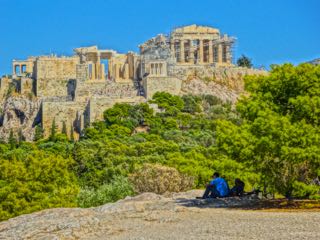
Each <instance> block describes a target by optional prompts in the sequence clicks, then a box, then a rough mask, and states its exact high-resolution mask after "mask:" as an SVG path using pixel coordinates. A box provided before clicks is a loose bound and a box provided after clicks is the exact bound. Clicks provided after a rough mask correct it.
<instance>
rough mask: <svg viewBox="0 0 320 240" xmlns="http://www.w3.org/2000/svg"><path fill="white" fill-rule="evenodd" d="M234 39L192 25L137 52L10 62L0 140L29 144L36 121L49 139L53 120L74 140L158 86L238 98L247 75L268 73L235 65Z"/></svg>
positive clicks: (83, 51) (0, 92)
mask: <svg viewBox="0 0 320 240" xmlns="http://www.w3.org/2000/svg"><path fill="white" fill-rule="evenodd" d="M234 42H235V38H234V37H230V36H228V35H227V34H221V33H220V30H219V29H216V28H212V27H208V26H198V25H195V24H193V25H190V26H184V27H181V28H176V29H174V30H173V31H172V32H171V33H170V34H169V35H167V34H159V35H157V36H156V37H153V38H151V39H149V40H147V41H146V42H144V43H143V44H141V45H139V48H140V52H139V53H134V52H128V53H118V52H117V51H115V50H111V49H99V48H98V47H97V46H89V47H80V48H76V49H74V54H73V55H71V56H57V55H49V56H36V57H29V58H27V59H25V60H13V61H12V66H13V69H12V74H11V75H6V76H4V77H2V78H0V103H1V106H0V110H1V111H0V138H1V139H2V140H7V139H8V137H9V135H10V132H11V131H13V134H14V136H16V137H18V135H19V137H22V138H24V139H25V140H27V141H33V140H34V138H33V136H34V133H35V129H36V126H38V128H37V129H39V128H42V130H43V131H41V132H43V134H44V137H48V136H49V135H50V130H51V128H52V126H53V123H55V127H56V129H57V131H58V132H61V131H62V130H63V129H64V130H66V132H67V134H68V135H69V137H71V135H72V136H73V138H74V139H77V138H79V136H81V134H82V132H83V129H84V128H85V127H87V126H90V124H91V123H92V122H94V121H100V120H102V119H103V112H104V111H105V110H106V109H108V108H110V107H112V106H113V105H114V104H115V103H128V104H137V103H141V102H147V101H148V100H150V99H151V98H152V96H153V95H154V94H155V93H156V92H161V91H162V92H168V93H171V94H174V95H183V94H197V95H198V94H211V95H215V96H217V97H219V98H220V99H222V100H224V101H231V102H235V101H236V100H237V98H238V97H239V95H240V94H241V93H242V92H243V85H244V84H243V77H244V76H245V75H257V74H266V72H265V71H262V70H258V69H251V68H250V69H249V68H244V67H237V66H235V65H234V64H233V63H232V62H233V56H232V55H233V54H232V46H233V44H234ZM106 62H107V63H106Z"/></svg>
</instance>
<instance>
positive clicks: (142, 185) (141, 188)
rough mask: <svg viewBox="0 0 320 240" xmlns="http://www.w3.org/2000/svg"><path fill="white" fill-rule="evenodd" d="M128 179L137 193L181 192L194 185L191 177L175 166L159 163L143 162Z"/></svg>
mask: <svg viewBox="0 0 320 240" xmlns="http://www.w3.org/2000/svg"><path fill="white" fill-rule="evenodd" d="M129 180H130V181H131V182H132V184H133V185H134V189H135V191H136V192H137V193H142V192H154V193H157V194H163V193H166V192H181V191H185V190H187V189H191V188H192V187H193V185H194V179H193V177H190V176H186V175H183V174H181V173H179V172H178V170H177V169H175V168H171V167H165V166H162V165H159V164H144V165H143V167H142V168H141V169H140V170H138V171H137V172H136V173H134V174H131V175H130V177H129Z"/></svg>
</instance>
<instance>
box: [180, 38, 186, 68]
mask: <svg viewBox="0 0 320 240" xmlns="http://www.w3.org/2000/svg"><path fill="white" fill-rule="evenodd" d="M180 62H181V63H184V62H185V56H184V40H180Z"/></svg>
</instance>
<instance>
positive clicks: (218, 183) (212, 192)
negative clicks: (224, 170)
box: [202, 172, 229, 199]
mask: <svg viewBox="0 0 320 240" xmlns="http://www.w3.org/2000/svg"><path fill="white" fill-rule="evenodd" d="M212 177H213V179H212V180H211V181H210V183H209V184H207V187H206V191H205V192H204V194H203V196H202V198H203V199H204V198H217V197H226V196H228V195H229V186H228V183H227V181H226V180H224V179H223V178H222V177H220V175H219V173H217V172H215V173H214V174H213V176H212Z"/></svg>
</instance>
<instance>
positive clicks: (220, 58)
mask: <svg viewBox="0 0 320 240" xmlns="http://www.w3.org/2000/svg"><path fill="white" fill-rule="evenodd" d="M218 63H222V44H221V43H219V44H218Z"/></svg>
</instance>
